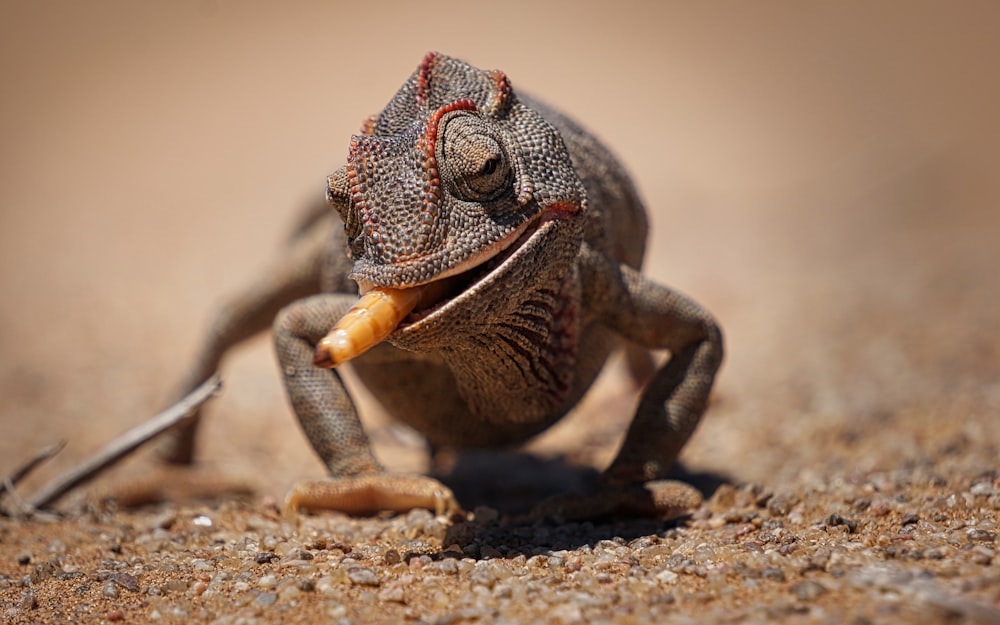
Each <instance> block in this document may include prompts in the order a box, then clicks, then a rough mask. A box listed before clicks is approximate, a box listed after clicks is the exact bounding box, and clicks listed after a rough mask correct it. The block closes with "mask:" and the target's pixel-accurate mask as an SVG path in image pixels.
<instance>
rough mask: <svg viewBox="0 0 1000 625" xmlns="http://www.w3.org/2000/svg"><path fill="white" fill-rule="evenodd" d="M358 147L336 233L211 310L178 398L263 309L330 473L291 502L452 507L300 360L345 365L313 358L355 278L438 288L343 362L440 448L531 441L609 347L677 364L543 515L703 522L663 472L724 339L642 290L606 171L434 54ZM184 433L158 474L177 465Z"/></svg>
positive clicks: (625, 220)
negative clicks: (208, 328)
mask: <svg viewBox="0 0 1000 625" xmlns="http://www.w3.org/2000/svg"><path fill="white" fill-rule="evenodd" d="M362 132H363V133H364V134H363V135H360V136H355V137H354V138H353V139H352V141H351V146H350V150H349V155H348V161H347V164H346V165H345V166H344V167H342V168H340V169H339V170H337V171H336V172H335V173H334V174H332V175H331V176H330V178H329V181H328V200H329V203H330V204H331V205H332V206H333V208H334V209H335V212H336V214H337V215H339V216H340V218H341V220H342V221H343V223H344V228H343V229H339V228H335V229H334V234H333V235H332V239H333V242H332V245H331V244H330V243H329V241H330V236H331V235H330V222H329V221H328V220H327V219H326V218H324V217H323V216H322V215H320V214H319V213H317V212H313V213H311V215H310V217H309V219H308V220H307V221H306V223H305V225H304V226H303V227H302V228H301V229H300V235H299V236H298V238H297V239H296V241H295V242H294V243H293V246H292V250H291V252H290V254H289V256H288V259H287V260H285V261H283V262H282V263H281V264H280V265H279V266H278V267H277V268H276V269H275V271H274V272H272V273H271V274H270V275H269V277H268V279H267V280H266V281H264V282H263V283H261V284H258V285H257V286H256V287H255V288H254V289H251V290H250V291H249V292H248V293H247V294H246V295H244V296H243V297H241V298H239V299H237V300H236V301H235V302H234V303H233V304H232V305H231V306H229V307H227V308H226V310H225V312H224V313H223V314H222V315H220V317H219V319H218V321H217V323H216V324H215V325H214V326H213V328H214V330H213V332H212V333H211V335H210V339H209V341H208V342H207V345H206V347H205V349H204V350H203V353H202V356H201V358H200V359H199V363H198V366H197V367H196V368H195V371H194V373H193V375H192V376H191V378H190V381H189V384H188V385H187V386H193V385H194V384H196V383H197V382H199V381H200V380H202V379H204V378H205V377H207V376H208V375H210V374H211V373H212V372H213V371H214V370H215V368H216V367H217V366H218V364H219V362H220V360H221V358H222V355H223V353H224V352H225V351H226V350H227V349H228V348H229V347H231V346H232V345H233V344H235V343H236V342H238V341H240V340H242V339H243V338H245V337H247V336H249V335H251V334H253V333H255V332H257V331H260V330H263V329H264V328H265V321H264V320H265V319H267V318H270V317H272V316H275V314H276V319H275V322H274V325H273V328H274V341H275V346H276V349H277V353H278V359H279V361H280V363H281V370H282V373H283V375H284V379H285V386H286V389H287V391H288V396H289V399H290V401H291V404H292V408H293V409H294V411H295V414H296V415H297V417H298V419H299V422H300V423H301V425H302V428H303V430H304V431H305V434H306V436H307V437H308V439H309V441H310V442H311V444H312V446H313V448H314V449H315V450H316V452H317V454H318V455H319V457H320V459H321V460H322V461H323V462H324V464H325V465H326V467H327V469H328V471H329V473H330V481H329V482H325V483H321V484H315V483H312V484H303V485H299V486H298V487H296V488H295V489H293V492H292V494H291V495H290V498H289V506H290V507H293V508H323V507H332V508H338V509H343V510H345V511H348V512H355V513H370V512H373V510H372V508H373V507H377V508H387V509H395V510H405V509H409V508H412V507H418V506H423V507H428V508H431V509H437V510H439V511H440V510H449V509H455V508H457V505H456V503H455V502H454V500H453V498H452V499H449V500H448V501H444V499H448V498H450V497H451V495H450V491H448V489H447V488H445V487H444V486H442V485H440V484H439V483H438V482H437V481H436V480H433V479H431V478H427V477H423V476H408V475H390V474H388V473H386V471H385V470H384V469H383V467H382V466H381V465H380V464H379V463H378V462H377V461H376V460H375V458H374V456H373V455H372V452H371V449H370V444H369V441H368V438H367V436H366V434H365V432H364V430H363V428H362V426H361V422H360V420H359V419H358V414H357V411H356V409H355V406H354V402H353V401H352V399H351V397H350V395H349V394H348V392H347V390H346V389H345V388H344V386H343V384H342V383H341V380H340V376H339V375H338V373H337V371H336V370H331V369H322V368H318V367H316V366H314V364H313V360H314V357H315V358H317V360H318V361H319V362H321V364H322V363H324V362H325V363H326V364H327V365H334V364H337V363H334V362H332V361H328V360H325V359H324V357H323V355H322V352H323V349H320V352H319V353H315V352H316V347H317V345H318V344H319V343H320V342H321V341H322V340H323V338H324V336H326V334H327V333H328V332H329V331H330V330H331V328H333V326H334V324H335V323H336V322H337V320H338V319H340V318H341V317H342V316H343V315H344V314H345V313H347V311H348V310H349V309H350V308H351V306H352V305H354V304H355V303H356V302H357V295H356V293H357V289H356V287H355V285H354V282H357V283H360V284H362V285H363V286H364V289H363V290H368V289H371V288H387V289H407V288H412V287H414V286H417V285H427V284H431V285H433V286H434V289H433V291H434V292H435V293H437V295H435V296H434V299H433V301H430V302H428V301H421V303H420V304H419V305H418V306H417V308H416V310H415V312H414V313H412V314H410V315H409V316H408V317H406V318H405V319H404V321H403V322H402V323H401V324H400V325H399V326H398V327H397V328H396V329H395V330H394V331H392V332H391V333H390V334H389V335H388V337H387V338H386V340H385V341H384V342H382V343H380V344H378V345H375V346H374V347H373V348H372V349H371V350H370V351H367V352H365V353H364V354H363V355H360V356H359V357H358V358H357V359H356V360H354V361H352V362H351V366H353V367H354V368H355V370H356V371H357V373H358V375H359V377H360V379H361V380H362V381H363V382H364V383H365V384H366V385H367V386H368V387H369V388H370V389H371V390H372V391H373V393H374V395H375V396H376V397H378V398H379V400H380V401H381V403H382V404H383V405H384V406H385V407H386V409H387V410H388V411H389V412H390V413H391V414H392V415H394V416H395V417H396V418H398V419H400V420H401V421H403V422H405V423H408V424H409V425H411V426H413V427H414V428H416V429H417V430H418V431H420V432H422V433H423V434H424V435H425V436H426V437H427V439H428V441H429V442H430V444H431V446H432V447H434V448H442V447H483V446H501V445H509V444H512V443H517V442H521V441H524V440H525V439H527V438H529V437H531V436H533V435H535V434H537V433H538V432H540V431H542V430H544V429H545V428H546V427H548V426H549V425H551V424H552V423H554V422H555V421H557V420H558V419H560V418H561V417H562V416H563V415H565V414H566V413H567V412H568V411H569V410H570V409H571V408H572V407H573V406H575V405H576V404H577V402H578V401H579V400H580V399H581V397H582V396H583V395H584V393H585V392H586V391H587V389H588V388H589V387H590V386H591V384H592V383H593V381H594V379H595V378H596V376H597V374H598V372H599V371H600V369H601V367H602V365H603V364H604V362H605V360H606V359H607V357H608V355H609V354H610V353H611V352H612V351H613V350H614V349H616V348H619V347H624V348H625V349H627V350H628V351H629V355H630V362H631V363H633V364H634V368H635V369H636V370H642V369H643V367H644V365H643V363H644V362H646V360H648V359H645V358H642V357H641V356H639V354H641V352H648V351H651V350H658V349H666V350H669V351H670V353H671V358H670V359H669V360H668V361H667V363H666V364H665V365H663V366H662V367H661V368H660V369H659V370H657V371H655V373H654V374H653V375H652V377H651V378H650V380H649V381H648V383H647V384H646V386H645V390H644V391H643V395H642V398H641V401H640V404H639V408H638V410H637V411H636V414H635V417H634V419H633V421H632V423H631V426H630V427H629V430H628V433H627V434H626V437H625V441H624V443H623V445H622V448H621V450H620V451H619V453H618V455H617V457H616V458H615V460H614V461H613V462H612V463H611V465H610V466H609V467H608V468H607V469H606V470H605V472H604V473H603V474H602V479H601V481H600V484H599V486H598V490H597V492H595V493H591V494H588V495H582V496H576V495H573V496H570V495H566V496H560V497H557V498H553V499H552V500H550V501H547V502H543V503H542V504H541V505H540V506H539V508H538V510H537V511H536V513H537V515H538V516H552V517H561V518H583V517H587V516H600V515H606V514H616V513H628V514H653V515H659V516H664V517H673V516H677V515H679V514H683V513H684V512H685V511H688V510H690V509H691V508H692V507H694V506H696V505H698V502H699V501H700V494H699V493H698V492H697V491H696V490H694V489H693V488H691V487H690V486H687V485H684V484H681V483H678V482H668V481H664V480H663V479H662V477H663V476H664V474H665V473H666V471H667V469H668V468H669V467H670V465H671V464H672V463H673V462H674V460H675V459H676V457H677V454H678V453H679V451H680V449H681V447H683V445H684V444H685V442H686V441H687V440H688V438H689V437H690V436H691V433H692V432H693V431H694V429H695V427H696V425H697V423H698V421H699V420H700V418H701V416H702V414H703V412H704V411H705V408H706V405H707V402H708V397H709V393H710V391H711V388H712V383H713V380H714V378H715V374H716V372H717V370H718V368H719V366H720V364H721V362H722V353H723V348H722V334H721V331H720V330H719V327H718V325H717V324H716V323H715V321H714V319H713V318H712V316H711V315H710V314H708V313H707V312H706V311H704V310H703V309H702V308H701V307H699V306H698V305H697V304H696V303H694V302H693V301H691V300H690V299H688V298H687V297H685V296H683V295H681V294H679V293H677V292H676V291H673V290H671V289H668V288H667V287H664V286H661V285H659V284H656V283H654V282H652V281H650V280H648V279H647V278H645V277H643V276H642V275H641V274H640V273H639V267H640V266H641V263H642V258H643V255H644V250H645V240H646V231H647V223H646V216H645V210H644V209H643V206H642V204H641V202H640V200H639V198H638V195H637V193H636V192H635V189H634V188H633V186H632V183H631V181H630V180H629V178H628V175H627V174H626V172H625V171H624V169H623V168H622V166H621V165H620V164H619V163H618V161H617V160H615V158H614V157H613V156H612V154H611V153H610V152H609V151H608V150H607V149H606V148H605V147H604V146H603V145H601V144H600V143H599V142H598V141H597V140H596V139H594V138H593V137H592V136H591V135H589V134H588V133H587V132H586V131H584V130H583V129H581V128H580V127H579V126H577V125H576V124H575V123H573V122H572V121H570V120H569V119H567V118H566V117H564V116H563V115H561V114H560V113H558V112H556V111H554V110H552V109H550V108H548V107H547V106H545V105H543V104H541V103H538V102H535V101H533V100H531V99H528V98H526V97H523V96H519V95H518V94H516V93H515V91H514V90H513V89H512V88H511V85H510V82H509V81H508V80H507V78H506V76H504V74H503V73H501V72H499V71H492V72H486V71H482V70H478V69H476V68H474V67H471V66H469V65H467V64H465V63H463V62H461V61H458V60H455V59H452V58H449V57H446V56H443V55H438V54H433V53H432V54H429V55H427V57H426V58H425V59H424V61H423V63H422V64H421V65H420V66H419V67H418V68H417V70H416V72H414V74H413V75H412V76H411V77H410V78H409V80H407V81H406V83H405V84H404V85H403V87H402V88H401V89H400V90H399V92H398V93H397V94H396V95H395V97H393V99H392V100H391V101H390V102H389V104H388V105H387V106H386V108H385V109H384V110H383V111H382V112H381V113H380V114H379V115H377V116H375V117H373V118H371V119H370V120H368V122H367V123H366V124H365V126H364V128H363V129H362ZM324 239H325V242H324ZM345 249H346V250H348V252H349V255H350V258H349V259H348V258H345V254H344V250H345ZM352 281H353V282H352ZM307 293H312V295H310V296H308V297H303V296H304V295H306V294H307ZM425 299H426V298H425ZM278 309H281V312H280V313H278ZM378 338H381V333H380V334H379V335H378ZM365 346H366V347H367V343H366V345H365ZM195 424H196V421H194V423H193V424H192V425H191V426H190V427H189V428H188V429H187V430H185V431H183V432H181V433H180V434H179V436H177V437H175V438H174V440H173V445H172V447H171V448H169V449H168V450H167V453H166V457H167V458H168V459H170V460H173V461H175V462H189V461H190V460H191V458H192V455H193V442H194V428H195Z"/></svg>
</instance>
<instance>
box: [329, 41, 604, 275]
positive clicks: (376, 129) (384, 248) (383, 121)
mask: <svg viewBox="0 0 1000 625" xmlns="http://www.w3.org/2000/svg"><path fill="white" fill-rule="evenodd" d="M362 132H363V134H362V135H358V136H355V137H353V138H352V140H351V148H350V152H349V155H348V160H347V164H346V165H345V166H344V167H342V168H341V169H339V170H338V171H337V172H335V173H334V174H333V175H331V176H330V177H329V180H328V198H329V200H330V203H331V204H332V205H333V206H334V207H335V208H336V209H337V211H338V213H339V214H340V216H341V218H342V219H343V220H344V223H345V225H346V230H347V235H348V239H349V245H350V251H351V255H352V257H353V260H354V266H353V272H352V274H351V277H352V278H353V279H355V280H356V281H358V282H359V284H362V286H363V288H370V287H391V288H397V289H398V288H406V287H411V286H416V285H421V284H426V283H428V282H432V281H436V280H441V279H443V278H447V277H450V276H455V275H458V274H461V273H463V272H466V271H468V270H470V269H473V268H475V267H478V266H480V265H482V264H483V263H485V262H487V261H488V260H490V259H491V258H493V257H495V256H497V255H498V254H500V253H502V252H504V251H505V250H507V249H508V248H510V247H511V246H512V245H513V244H514V243H515V242H516V241H517V240H518V239H519V238H520V237H521V236H522V235H523V234H524V233H525V231H527V230H528V229H529V228H531V227H533V226H537V224H538V223H539V221H540V220H541V219H542V217H543V215H544V214H545V213H546V210H547V209H548V208H549V207H552V206H558V207H560V210H562V211H563V212H565V208H566V207H574V210H575V211H577V212H582V209H583V206H584V204H585V200H584V197H585V195H584V191H583V187H582V185H581V184H580V182H579V179H578V177H577V176H576V173H575V170H574V169H573V165H572V162H571V160H570V156H569V153H568V152H567V150H566V147H565V145H564V144H563V142H562V139H561V137H560V136H559V133H558V132H557V131H556V130H555V128H553V127H552V126H551V125H550V124H549V123H548V122H546V121H545V120H544V119H543V118H542V117H541V116H540V115H539V114H538V113H537V112H535V111H534V110H532V109H530V108H529V107H527V106H525V105H524V104H522V103H521V102H519V101H518V98H517V97H516V95H515V94H514V92H513V91H512V90H511V87H510V83H509V81H508V80H507V77H506V76H505V75H504V74H503V73H502V72H499V71H483V70H479V69H476V68H474V67H472V66H470V65H468V64H466V63H464V62H462V61H459V60H456V59H453V58H450V57H447V56H444V55H440V54H436V53H431V54H428V55H427V56H426V57H425V59H424V61H423V62H422V63H421V65H420V66H419V67H418V68H417V70H416V71H415V72H414V73H413V75H412V76H411V77H410V78H409V80H408V81H407V82H406V83H405V84H404V85H403V87H402V89H400V91H399V92H398V93H397V94H396V96H395V97H394V98H393V99H392V100H391V101H390V102H389V104H388V105H387V106H386V108H385V110H383V111H382V112H381V113H380V114H379V115H377V116H376V117H374V118H371V119H370V120H369V121H368V122H367V123H366V124H365V126H364V128H363V129H362Z"/></svg>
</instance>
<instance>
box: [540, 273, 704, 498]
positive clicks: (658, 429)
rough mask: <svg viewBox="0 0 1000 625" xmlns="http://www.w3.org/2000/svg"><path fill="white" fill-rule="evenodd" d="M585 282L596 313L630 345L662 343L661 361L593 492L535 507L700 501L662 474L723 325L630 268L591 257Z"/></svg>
mask: <svg viewBox="0 0 1000 625" xmlns="http://www.w3.org/2000/svg"><path fill="white" fill-rule="evenodd" d="M589 259H590V260H591V261H592V264H591V265H590V266H589V267H588V269H589V275H588V276H587V277H586V279H587V280H588V281H587V282H585V284H588V285H589V288H591V292H590V293H589V297H591V301H592V302H593V303H594V307H595V310H596V311H597V312H598V315H599V318H600V319H601V321H602V322H604V323H605V324H607V325H608V326H609V327H611V328H613V329H615V330H616V331H617V332H618V333H620V334H621V335H622V336H623V337H625V338H626V339H628V340H629V341H631V342H632V343H634V344H636V345H641V346H644V347H646V348H647V349H666V350H669V351H670V360H668V361H667V362H666V364H664V365H663V366H662V367H661V368H660V369H659V370H658V371H656V373H655V374H654V375H653V377H652V379H651V380H650V381H649V383H648V384H647V386H646V390H645V391H644V393H643V396H642V398H641V400H640V403H639V407H638V409H637V410H636V414H635V416H634V418H633V420H632V423H631V424H630V426H629V429H628V432H627V434H626V436H625V441H624V443H623V444H622V447H621V449H620V450H619V452H618V455H617V456H616V458H615V459H614V461H612V463H611V465H610V466H608V468H607V469H606V470H605V471H604V473H603V474H602V476H601V481H600V487H599V491H598V492H597V493H596V494H593V495H588V496H583V497H579V496H565V497H559V498H555V499H554V500H552V501H547V502H543V504H542V505H543V510H541V511H536V513H539V514H544V515H547V516H552V515H553V514H555V515H559V516H563V517H564V518H573V517H583V516H597V515H603V514H613V513H625V514H639V515H644V516H650V515H651V516H659V517H663V518H672V517H676V516H680V515H681V514H684V513H685V512H687V511H690V510H691V509H692V508H694V507H696V506H698V505H699V504H700V503H701V499H702V497H701V494H700V493H699V492H698V491H697V490H696V489H694V488H693V487H692V486H690V485H688V484H684V483H682V482H676V481H670V480H664V479H662V478H663V477H664V475H665V474H666V472H667V470H668V469H669V468H670V466H671V465H672V464H673V463H674V461H675V460H676V459H677V456H678V454H679V453H680V450H681V448H682V447H683V446H684V444H685V443H686V442H687V441H688V439H689V438H690V437H691V434H692V433H693V432H694V430H695V427H697V425H698V422H699V421H700V420H701V417H702V415H703V414H704V412H705V409H706V407H707V406H708V398H709V394H710V392H711V390H712V384H713V382H714V380H715V375H716V373H717V371H718V369H719V366H720V365H721V364H722V357H723V339H722V331H721V330H720V328H719V326H718V324H717V323H716V322H715V320H714V318H713V317H712V316H711V315H710V314H709V313H708V312H707V311H705V310H704V309H703V308H702V307H701V306H699V305H698V304H697V303H695V302H694V301H693V300H691V299H689V298H688V297H686V296H685V295H682V294H681V293H678V292H676V291H673V290H671V289H669V288H667V287H664V286H662V285H659V284H656V283H654V282H652V281H650V280H648V279H646V278H644V277H643V276H642V275H640V274H639V273H638V272H636V271H635V270H633V269H631V268H629V267H626V266H618V267H611V266H609V265H608V264H607V263H606V262H604V261H603V260H601V259H597V258H594V257H593V256H590V257H589Z"/></svg>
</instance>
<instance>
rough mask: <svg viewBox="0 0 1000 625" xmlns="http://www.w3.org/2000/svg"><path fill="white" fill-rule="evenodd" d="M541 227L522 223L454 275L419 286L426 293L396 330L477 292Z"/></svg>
mask: <svg viewBox="0 0 1000 625" xmlns="http://www.w3.org/2000/svg"><path fill="white" fill-rule="evenodd" d="M541 223H542V220H541V219H540V218H538V217H536V218H535V219H533V220H531V221H528V222H525V223H524V225H522V226H521V227H520V228H518V229H517V230H515V231H514V232H513V233H512V234H511V235H510V236H509V237H507V238H506V239H505V240H502V241H499V242H498V243H497V244H495V245H494V246H492V247H491V248H490V249H488V250H486V251H484V252H481V253H480V254H478V255H476V256H475V257H473V258H471V259H469V260H467V261H466V262H465V263H463V266H462V267H459V268H458V270H457V271H455V270H453V271H450V272H448V273H447V274H444V275H441V276H438V277H437V278H435V279H434V280H431V281H430V282H426V283H424V284H423V285H418V287H417V288H425V289H426V290H427V293H426V295H425V296H424V297H422V298H421V299H420V301H419V302H418V303H417V305H416V306H415V307H414V309H413V310H412V311H411V312H410V314H409V315H407V316H406V317H405V318H404V319H402V320H401V322H400V323H399V324H398V326H397V329H405V328H408V327H410V326H413V325H415V324H418V323H419V322H421V321H423V320H424V319H426V318H428V317H430V316H431V315H434V314H436V313H437V312H438V311H441V310H442V309H444V308H446V307H449V306H450V305H452V304H453V303H456V302H457V301H458V300H460V299H461V298H463V297H464V296H465V295H466V294H471V293H473V292H475V291H477V290H478V289H479V288H480V287H481V285H482V284H483V283H485V282H486V280H487V279H488V278H489V277H490V276H491V275H492V274H493V273H494V272H496V271H497V269H498V268H499V267H500V266H502V265H503V264H504V263H505V262H507V261H508V260H509V259H510V258H511V257H512V256H514V255H516V254H517V252H518V250H520V249H521V248H522V247H523V246H524V245H525V244H526V243H527V242H528V240H529V239H530V238H531V237H532V236H533V235H534V234H535V233H536V232H537V231H538V229H539V227H540V226H541Z"/></svg>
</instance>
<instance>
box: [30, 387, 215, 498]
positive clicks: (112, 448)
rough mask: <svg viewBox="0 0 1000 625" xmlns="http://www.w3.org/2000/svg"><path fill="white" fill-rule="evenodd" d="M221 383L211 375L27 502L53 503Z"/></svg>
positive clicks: (187, 410)
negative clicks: (178, 399) (184, 395)
mask: <svg viewBox="0 0 1000 625" xmlns="http://www.w3.org/2000/svg"><path fill="white" fill-rule="evenodd" d="M221 386H222V381H221V380H220V379H219V376H218V375H215V376H212V377H211V378H209V379H208V380H206V381H205V382H204V383H202V385H201V386H199V387H198V388H196V389H195V390H193V391H191V392H190V393H189V394H188V395H187V396H186V397H184V398H183V399H181V400H180V401H179V402H177V403H176V404H174V405H173V406H170V407H169V408H167V409H166V410H164V411H163V412H161V413H160V414H158V415H156V416H155V417H153V418H151V419H149V420H148V421H146V422H145V423H142V424H140V425H137V426H136V427H134V428H132V429H131V430H129V431H127V432H125V433H124V434H122V435H121V436H119V437H118V438H116V439H114V440H113V441H111V442H110V443H108V444H107V445H106V446H105V447H104V448H103V449H101V450H100V451H98V452H97V453H96V454H94V455H93V456H91V457H90V458H88V459H86V460H84V461H83V462H82V463H80V464H79V465H77V466H76V467H74V468H72V469H70V470H69V471H67V472H66V473H64V474H63V475H61V476H59V477H57V478H56V479H54V480H52V481H51V482H49V483H48V484H46V485H45V486H43V487H42V488H41V489H40V490H39V491H38V492H36V493H35V494H34V495H33V496H32V497H31V498H30V499H29V500H28V502H27V503H28V505H29V506H30V507H31V508H35V509H38V508H45V507H47V506H49V505H51V504H53V503H54V502H55V501H57V500H58V499H59V498H60V497H62V496H63V495H65V494H66V493H67V492H69V491H70V490H72V489H73V488H76V487H77V486H79V485H81V484H83V483H85V482H87V481H89V480H91V479H93V478H94V477H95V476H97V475H98V474H99V473H100V472H101V471H103V470H104V469H107V468H108V467H110V466H112V465H114V464H115V463H117V462H118V461H120V460H121V459H122V458H124V457H126V456H127V455H129V454H130V453H132V452H133V451H135V450H136V449H138V448H139V447H140V446H141V445H143V444H144V443H146V442H148V441H150V440H152V439H153V438H155V437H156V436H158V435H159V434H162V433H163V432H165V431H166V430H169V429H170V428H172V427H174V426H176V425H177V424H179V423H181V422H182V421H183V420H184V418H185V417H187V416H188V415H190V414H191V413H192V412H194V411H195V410H197V409H198V408H199V407H200V406H201V405H202V404H204V403H205V402H206V401H208V400H209V399H211V398H212V396H213V395H215V393H216V392H217V391H218V390H219V388H220V387H221Z"/></svg>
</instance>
